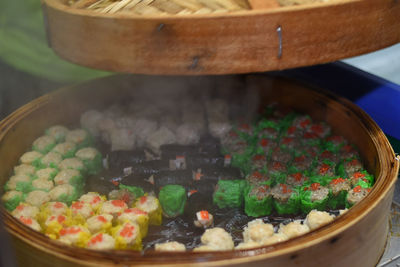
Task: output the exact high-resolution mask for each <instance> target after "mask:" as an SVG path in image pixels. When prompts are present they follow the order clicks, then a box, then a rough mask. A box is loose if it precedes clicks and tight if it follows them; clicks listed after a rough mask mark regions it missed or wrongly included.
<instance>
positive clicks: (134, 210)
mask: <svg viewBox="0 0 400 267" xmlns="http://www.w3.org/2000/svg"><path fill="white" fill-rule="evenodd" d="M132 211H133V212H134V213H135V214H138V215H140V214H143V215H147V212H145V211H143V210H141V209H138V208H133V209H132Z"/></svg>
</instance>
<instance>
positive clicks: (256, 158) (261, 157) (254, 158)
mask: <svg viewBox="0 0 400 267" xmlns="http://www.w3.org/2000/svg"><path fill="white" fill-rule="evenodd" d="M264 159H265V156H264V155H255V156H254V157H253V160H264Z"/></svg>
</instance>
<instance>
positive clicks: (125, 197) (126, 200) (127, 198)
mask: <svg viewBox="0 0 400 267" xmlns="http://www.w3.org/2000/svg"><path fill="white" fill-rule="evenodd" d="M121 199H122V200H123V201H124V202H125V203H129V199H130V196H129V194H128V193H126V194H123V195H122V198H121Z"/></svg>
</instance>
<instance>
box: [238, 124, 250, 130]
mask: <svg viewBox="0 0 400 267" xmlns="http://www.w3.org/2000/svg"><path fill="white" fill-rule="evenodd" d="M240 129H243V130H250V125H248V124H247V123H243V124H242V125H240Z"/></svg>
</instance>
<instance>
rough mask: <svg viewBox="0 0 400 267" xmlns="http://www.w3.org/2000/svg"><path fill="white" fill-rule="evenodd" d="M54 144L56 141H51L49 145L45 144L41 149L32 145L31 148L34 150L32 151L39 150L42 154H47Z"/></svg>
mask: <svg viewBox="0 0 400 267" xmlns="http://www.w3.org/2000/svg"><path fill="white" fill-rule="evenodd" d="M55 146H56V143H55V142H54V143H52V144H49V145H47V146H46V147H45V148H43V149H40V148H39V147H37V146H32V150H34V151H37V152H40V153H42V154H44V155H45V154H47V153H48V152H50V151H51V150H52V149H53V148H54V147H55Z"/></svg>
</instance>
